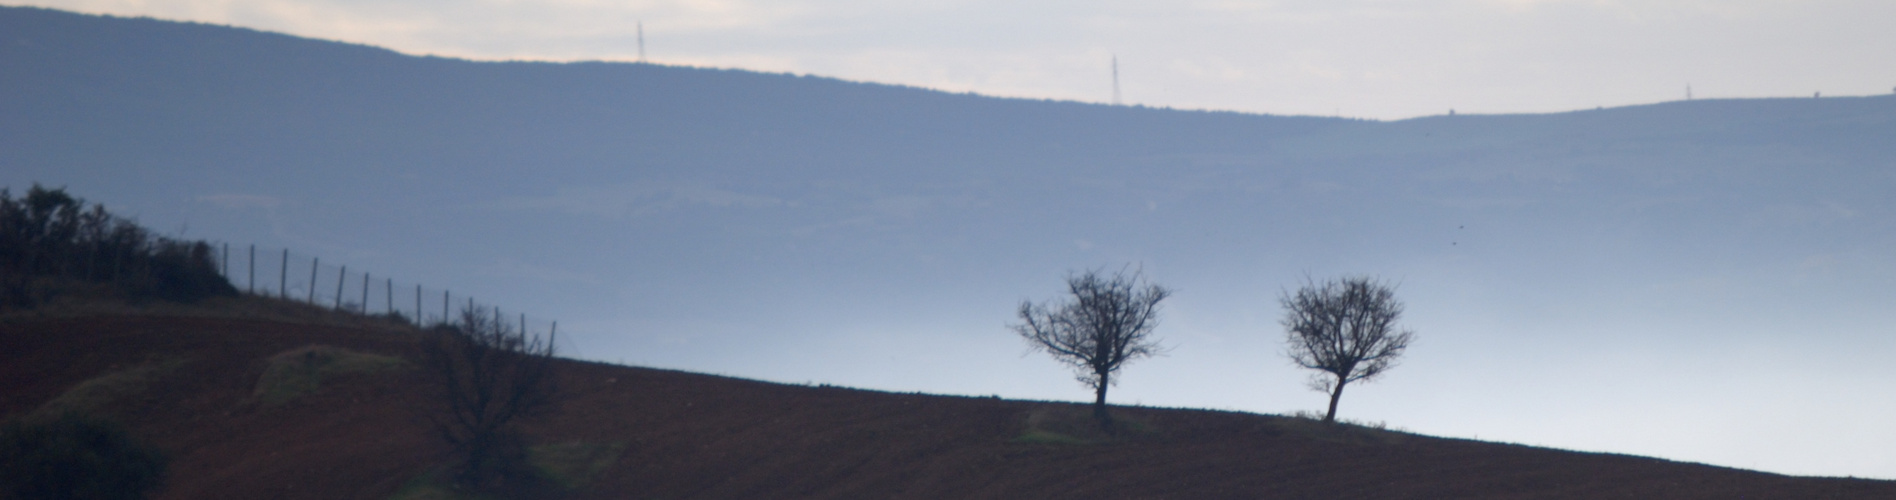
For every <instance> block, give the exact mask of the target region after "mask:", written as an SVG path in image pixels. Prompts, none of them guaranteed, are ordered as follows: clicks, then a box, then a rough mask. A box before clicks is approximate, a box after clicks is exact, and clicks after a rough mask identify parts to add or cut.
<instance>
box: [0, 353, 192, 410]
mask: <svg viewBox="0 0 1896 500" xmlns="http://www.w3.org/2000/svg"><path fill="white" fill-rule="evenodd" d="M184 364H185V360H184V359H182V358H175V357H166V358H156V359H153V360H151V361H147V362H144V363H141V364H139V365H137V366H133V367H131V368H126V369H123V370H117V371H112V372H108V373H106V374H104V375H100V376H97V377H92V378H90V379H87V380H86V381H84V382H80V383H79V384H78V385H75V386H73V387H72V388H71V389H67V390H66V392H63V393H60V394H59V396H58V397H55V398H53V399H52V400H51V401H47V402H46V403H45V404H42V405H40V407H39V408H36V409H34V410H33V412H32V413H30V414H28V415H27V417H26V419H27V420H29V421H36V422H37V421H44V420H50V419H54V418H58V417H59V416H61V415H66V414H79V415H97V414H101V413H103V412H105V410H106V409H107V408H108V407H109V406H110V405H111V404H112V403H113V402H116V401H123V400H125V399H127V398H130V397H133V396H137V395H139V394H142V393H144V392H145V391H146V389H148V388H149V387H150V386H151V384H152V382H153V381H155V380H157V379H158V378H159V377H163V376H164V375H165V374H168V373H171V372H172V371H175V370H177V369H178V367H179V366H183V365H184Z"/></svg>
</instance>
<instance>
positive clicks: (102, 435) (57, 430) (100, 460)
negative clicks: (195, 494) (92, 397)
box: [0, 413, 166, 500]
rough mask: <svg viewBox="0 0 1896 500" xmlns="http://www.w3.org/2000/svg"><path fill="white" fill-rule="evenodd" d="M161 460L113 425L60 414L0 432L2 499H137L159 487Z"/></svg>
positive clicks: (162, 472)
mask: <svg viewBox="0 0 1896 500" xmlns="http://www.w3.org/2000/svg"><path fill="white" fill-rule="evenodd" d="M165 465H166V458H165V455H164V454H163V453H161V452H159V451H158V450H157V449H154V448H152V447H150V446H147V445H145V444H144V443H140V442H138V441H137V440H135V439H133V438H132V436H131V434H130V433H128V432H126V431H125V429H124V428H123V427H121V426H119V425H117V424H114V423H111V422H108V421H104V420H97V419H91V418H86V417H82V416H80V415H79V414H78V413H65V414H62V415H60V416H59V417H56V418H53V419H51V420H48V421H23V420H16V421H13V422H9V423H7V424H6V425H5V426H4V427H0V485H4V486H0V491H4V493H5V495H6V497H7V498H18V499H22V500H39V499H101V500H104V499H113V500H117V499H138V498H145V496H146V495H147V494H149V493H151V492H152V491H154V490H157V489H158V487H159V486H161V485H162V484H163V482H164V476H165Z"/></svg>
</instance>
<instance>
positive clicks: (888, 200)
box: [0, 7, 1896, 478]
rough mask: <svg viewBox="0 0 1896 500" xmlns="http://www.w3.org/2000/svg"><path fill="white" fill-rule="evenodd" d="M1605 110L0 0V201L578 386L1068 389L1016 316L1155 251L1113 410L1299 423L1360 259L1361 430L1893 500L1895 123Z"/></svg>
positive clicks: (1815, 114)
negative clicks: (1333, 301) (1844, 487)
mask: <svg viewBox="0 0 1896 500" xmlns="http://www.w3.org/2000/svg"><path fill="white" fill-rule="evenodd" d="M496 36H504V35H502V34H497V35H496ZM1258 91H1259V92H1274V91H1277V90H1276V89H1268V88H1265V89H1258ZM1527 91H1532V89H1528V90H1527ZM1603 104H1607V106H1606V107H1603V108H1598V109H1592V108H1589V109H1580V110H1574V111H1570V112H1562V113H1548V114H1533V115H1468V114H1461V115H1455V116H1427V117H1418V118H1414V119H1408V120H1399V121H1388V122H1373V121H1361V120H1351V119H1345V118H1337V117H1313V116H1272V115H1259V114H1241V113H1225V112H1203V111H1186V110H1169V109H1156V108H1150V107H1129V106H1108V105H1103V104H1092V103H1080V102H1055V101H1043V100H1031V99H1000V98H991V97H984V96H980V95H971V94H955V93H946V92H937V91H931V90H927V89H919V88H912V87H902V86H895V85H878V84H868V83H860V82H848V81H841V80H837V79H832V78H824V77H821V76H814V75H788V74H768V73H759V72H752V71H743V70H738V69H712V68H695V67H685V66H676V65H664V64H634V63H609V62H582V63H546V62H525V61H508V62H502V61H469V60H460V59H453V58H446V57H428V56H417V55H408V54H402V53H398V52H395V51H392V50H389V49H384V48H378V47H369V46H363V45H356V44H348V43H340V42H334V41H324V40H312V39H307V38H299V37H295V36H290V35H286V34H279V33H267V32H260V31H255V30H250V29H244V28H241V27H228V26H213V25H205V24H193V23H179V22H169V21H163V20H157V19H130V18H117V17H106V16H89V15H80V14H74V13H70V12H61V11H55V10H46V9H34V8H16V7H0V188H10V189H13V190H15V191H16V192H17V191H18V190H23V189H26V187H27V186H30V185H32V184H33V183H35V182H38V183H41V184H44V185H46V186H49V187H57V186H65V187H67V188H69V189H70V190H71V191H72V192H73V193H77V194H82V195H84V196H86V197H88V198H90V199H94V200H98V201H102V202H105V203H108V204H109V205H110V208H111V209H112V210H113V211H114V212H115V213H120V214H125V215H127V216H128V217H131V218H135V219H136V220H138V221H140V223H141V224H144V225H146V226H147V227H150V228H153V229H154V230H155V231H157V232H159V233H162V234H174V235H180V236H183V237H187V238H190V239H209V240H213V241H220V242H229V243H230V244H231V248H233V249H238V248H244V247H246V246H248V245H249V244H253V243H254V244H257V245H259V246H260V247H262V248H265V249H266V250H265V251H263V252H262V253H261V254H262V255H266V256H267V255H270V252H269V251H268V250H267V249H277V250H278V251H281V249H286V248H287V249H289V250H292V251H294V252H295V253H296V254H297V255H299V256H310V257H320V258H321V262H322V263H323V264H324V265H338V266H347V268H348V269H349V270H350V271H351V273H352V274H353V273H354V272H358V271H363V272H372V273H373V274H374V275H375V276H377V277H378V278H388V277H392V278H393V279H396V280H399V281H406V282H410V283H421V284H425V285H427V286H428V287H429V288H430V289H451V290H452V291H453V292H454V296H455V297H456V298H457V300H458V299H459V298H462V297H467V296H477V297H478V298H479V299H480V300H481V301H483V302H489V303H495V304H506V305H507V307H508V310H509V311H518V312H524V313H527V314H529V315H531V316H533V317H535V318H539V319H548V320H557V321H559V323H560V327H561V333H562V335H561V337H562V339H563V341H567V342H570V345H569V346H570V349H569V350H568V352H569V353H570V354H572V355H573V356H575V357H577V358H582V359H588V360H597V361H623V362H625V363H629V364H636V365H641V366H654V367H662V368H668V369H680V370H686V371H693V372H704V373H720V374H728V375H732V376H739V377H746V378H754V379H761V380H772V381H779V382H803V381H809V382H813V383H819V384H820V383H830V384H836V385H845V386H851V387H865V388H872V389H881V390H889V391H896V392H908V391H922V392H930V393H944V394H996V395H1000V396H1002V397H1004V398H1011V399H1031V400H1060V399H1067V398H1079V397H1083V396H1085V393H1084V391H1083V390H1082V389H1081V388H1079V387H1078V386H1076V385H1075V384H1074V383H1073V381H1072V378H1071V376H1070V375H1069V374H1068V373H1066V372H1065V371H1064V370H1062V369H1061V367H1060V366H1059V365H1058V364H1056V363H1053V362H1051V361H1049V360H1047V359H1044V358H1040V357H1034V356H1022V345H1021V343H1020V341H1019V339H1018V338H1017V337H1016V336H1014V335H1013V334H1011V333H1010V332H1008V331H1007V328H1006V325H1007V324H1008V322H1010V321H1011V320H1012V319H1013V318H1012V315H1013V312H1014V311H1015V308H1016V306H1017V305H1018V304H1019V303H1020V301H1021V300H1024V299H1033V300H1039V299H1044V298H1046V297H1048V296H1050V295H1051V294H1054V293H1057V292H1058V291H1059V290H1060V285H1061V283H1060V281H1059V280H1060V277H1061V276H1062V275H1063V274H1064V273H1066V272H1067V271H1070V270H1078V269H1093V268H1108V267H1110V268H1118V267H1121V266H1137V267H1139V268H1141V269H1143V270H1144V271H1145V272H1146V273H1147V274H1148V276H1150V277H1151V278H1152V279H1153V280H1154V281H1155V282H1158V283H1161V284H1164V285H1166V286H1168V287H1171V288H1174V289H1176V290H1178V291H1179V293H1178V294H1177V295H1176V296H1175V297H1173V298H1171V299H1168V300H1167V304H1166V311H1165V316H1164V322H1163V323H1162V325H1161V326H1160V330H1159V331H1160V334H1161V335H1162V336H1163V337H1164V338H1165V339H1166V342H1167V344H1166V345H1167V346H1169V347H1173V348H1174V349H1172V350H1171V351H1170V355H1169V356H1166V357H1160V358H1153V359H1150V360H1143V361H1141V362H1140V363H1139V364H1138V365H1136V366H1132V367H1130V368H1128V369H1127V371H1126V373H1125V374H1124V377H1122V378H1121V381H1122V382H1123V383H1122V385H1120V386H1118V387H1116V388H1114V389H1113V392H1112V394H1110V395H1109V399H1110V400H1112V401H1116V402H1127V403H1142V404H1148V405H1160V406H1178V407H1208V408H1234V409H1242V410H1247V411H1255V412H1261V413H1288V412H1291V411H1294V410H1297V409H1312V408H1318V407H1320V406H1321V405H1322V404H1323V400H1322V395H1321V394H1317V393H1313V392H1310V391H1307V390H1305V389H1304V385H1303V384H1302V380H1303V378H1304V375H1305V374H1304V373H1300V372H1299V371H1298V370H1297V369H1296V368H1294V367H1291V366H1289V365H1288V364H1287V363H1284V362H1283V361H1282V359H1281V357H1280V356H1279V353H1280V352H1281V343H1280V340H1281V334H1282V328H1281V326H1280V325H1278V323H1277V319H1278V318H1280V317H1281V310H1280V309H1279V308H1278V307H1276V305H1277V302H1276V299H1277V296H1278V294H1280V293H1281V292H1282V291H1284V290H1285V289H1286V288H1294V287H1295V286H1296V284H1297V283H1300V282H1302V280H1303V279H1304V278H1306V277H1315V278H1318V279H1322V278H1325V277H1329V276H1339V275H1347V274H1370V275H1376V276H1381V277H1385V278H1388V279H1390V280H1392V281H1394V282H1397V283H1400V285H1401V288H1400V291H1399V294H1400V295H1401V297H1402V298H1403V300H1404V301H1405V302H1406V304H1407V305H1408V308H1407V312H1406V314H1405V317H1404V318H1405V324H1406V325H1407V326H1409V327H1412V328H1414V329H1415V330H1416V331H1417V332H1418V335H1419V341H1418V342H1417V344H1416V345H1415V347H1414V350H1413V351H1412V352H1411V353H1410V355H1409V356H1408V357H1407V358H1406V359H1405V360H1404V362H1403V365H1402V367H1401V368H1400V369H1399V370H1398V371H1396V372H1394V373H1393V374H1392V375H1391V376H1390V377H1389V378H1388V379H1386V380H1383V381H1381V382H1378V383H1376V384H1370V385H1365V386H1362V387H1361V388H1352V389H1351V391H1353V392H1352V393H1351V394H1349V395H1346V396H1345V399H1344V401H1343V403H1342V405H1343V407H1342V410H1341V411H1342V415H1343V416H1345V417H1347V418H1360V419H1364V420H1370V421H1387V422H1390V423H1391V424H1393V425H1398V426H1402V427H1405V428H1409V429H1416V430H1420V431H1426V432H1428V433H1431V434H1437V435H1445V436H1462V437H1475V436H1479V437H1483V438H1489V439H1500V440H1506V441H1516V442H1527V443H1536V444H1545V445H1550V446H1559V447H1565V448H1573V449H1583V450H1590V451H1610V452H1620V453H1635V454H1640V455H1650V456H1661V457H1667V458H1671V459H1677V460H1688V461H1695V462H1706V463H1714V464H1721V465H1733V466H1743V467H1746V468H1754V469H1763V470H1770V471H1774V472H1783V473H1793V474H1808V475H1846V474H1854V475H1858V476H1871V477H1881V478H1896V455H1891V454H1889V453H1887V452H1886V450H1887V449H1889V448H1890V447H1891V446H1893V445H1896V426H1890V425H1887V422H1885V421H1884V420H1885V419H1884V418H1883V416H1885V415H1890V414H1896V400H1892V399H1890V398H1882V397H1876V395H1880V394H1889V393H1891V392H1892V390H1896V365H1892V364H1890V363H1887V362H1886V359H1887V358H1888V353H1889V352H1896V335H1892V334H1891V332H1890V330H1889V325H1893V324H1896V309H1892V308H1890V307H1888V304H1890V303H1893V302H1896V287H1892V285H1891V284H1892V283H1896V266H1891V265H1890V260H1889V258H1888V256H1889V255H1896V203H1891V202H1890V201H1891V197H1890V196H1889V194H1890V193H1896V175H1891V172H1896V141H1891V140H1889V138H1890V137H1896V96H1888V95H1876V96H1856V97H1830V96H1828V94H1826V97H1824V98H1821V99H1816V98H1810V97H1801V98H1753V99H1701V100H1692V101H1676V102H1660V103H1650V104H1638V105H1618V106H1615V105H1613V103H1603ZM276 263H277V262H276V259H269V260H268V261H265V262H263V263H262V264H261V265H260V268H262V267H268V266H269V265H271V264H276ZM279 272H280V273H281V272H282V271H281V268H279ZM263 274H266V275H267V274H269V273H267V272H266V273H263ZM280 275H286V276H287V278H286V279H289V280H303V279H307V278H308V275H302V273H300V272H287V273H282V274H280ZM299 275H302V276H301V277H299ZM290 286H292V287H294V286H296V284H294V283H292V284H291V285H290ZM307 288H315V287H307ZM1811 408H1822V409H1824V414H1825V415H1826V418H1827V420H1826V421H1825V422H1824V423H1823V424H1821V425H1812V424H1811V418H1810V415H1809V414H1810V412H1811V410H1810V409H1811ZM1471 409H1479V411H1474V410H1471Z"/></svg>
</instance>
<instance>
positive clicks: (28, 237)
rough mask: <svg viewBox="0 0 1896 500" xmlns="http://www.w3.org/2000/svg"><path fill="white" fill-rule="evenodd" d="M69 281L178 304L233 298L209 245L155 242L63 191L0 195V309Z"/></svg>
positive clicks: (26, 303) (31, 300)
mask: <svg viewBox="0 0 1896 500" xmlns="http://www.w3.org/2000/svg"><path fill="white" fill-rule="evenodd" d="M73 282H79V283H103V284H110V285H112V287H113V288H115V289H116V290H117V291H118V292H119V293H120V294H122V295H124V296H126V297H127V298H134V299H139V298H156V299H162V300H169V301H176V302H190V301H195V300H199V299H203V298H208V297H213V296H219V295H235V294H236V293H237V289H236V287H233V286H231V284H230V282H229V280H226V279H224V277H223V275H222V274H220V273H218V271H217V255H216V253H215V252H213V251H212V250H211V246H210V244H208V243H205V242H202V241H184V240H176V239H172V238H166V237H162V236H155V235H153V234H152V233H151V231H148V230H146V229H145V228H142V227H139V226H138V224H135V223H133V222H131V221H129V220H126V219H123V218H120V217H118V216H115V215H112V214H111V213H108V212H106V211H105V207H102V206H99V205H88V204H87V203H86V202H85V200H82V199H79V198H75V197H73V196H72V195H69V194H66V191H65V190H64V189H45V188H42V187H40V186H38V185H35V186H33V188H32V189H29V190H27V192H26V196H23V197H20V198H14V197H13V195H12V194H11V193H10V192H8V191H7V190H5V189H0V307H33V306H35V305H36V304H37V303H38V302H40V301H43V300H45V299H47V298H49V297H47V296H44V295H46V293H51V292H50V291H52V290H57V289H58V288H59V287H57V286H46V285H47V284H48V283H53V284H57V283H73ZM36 290H38V291H40V292H44V293H35V291H36Z"/></svg>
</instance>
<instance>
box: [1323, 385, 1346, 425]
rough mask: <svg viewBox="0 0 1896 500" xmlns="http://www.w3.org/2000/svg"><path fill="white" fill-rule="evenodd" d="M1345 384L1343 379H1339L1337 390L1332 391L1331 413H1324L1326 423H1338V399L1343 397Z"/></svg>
mask: <svg viewBox="0 0 1896 500" xmlns="http://www.w3.org/2000/svg"><path fill="white" fill-rule="evenodd" d="M1343 384H1344V382H1343V381H1342V380H1340V379H1339V380H1337V381H1336V390H1333V391H1330V413H1327V414H1324V415H1323V422H1324V423H1336V400H1338V399H1343Z"/></svg>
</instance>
